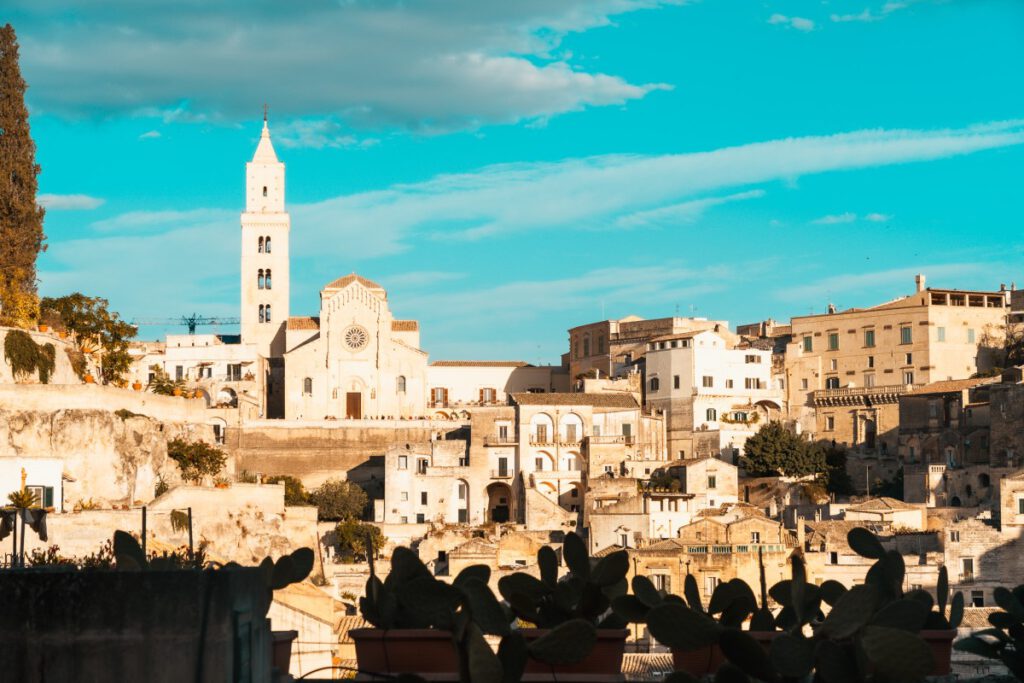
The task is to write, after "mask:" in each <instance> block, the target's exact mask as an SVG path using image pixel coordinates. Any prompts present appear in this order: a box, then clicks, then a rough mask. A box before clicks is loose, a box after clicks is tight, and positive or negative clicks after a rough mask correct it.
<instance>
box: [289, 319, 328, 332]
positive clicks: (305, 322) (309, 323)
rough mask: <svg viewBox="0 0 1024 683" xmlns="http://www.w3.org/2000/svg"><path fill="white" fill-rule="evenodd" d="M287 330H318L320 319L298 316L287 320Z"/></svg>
mask: <svg viewBox="0 0 1024 683" xmlns="http://www.w3.org/2000/svg"><path fill="white" fill-rule="evenodd" d="M288 329H289V330H319V329H320V318H315V317H309V316H299V317H295V318H288Z"/></svg>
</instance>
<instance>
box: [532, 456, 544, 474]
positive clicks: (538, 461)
mask: <svg viewBox="0 0 1024 683" xmlns="http://www.w3.org/2000/svg"><path fill="white" fill-rule="evenodd" d="M533 468H534V469H535V470H537V471H538V472H543V471H544V458H542V457H540V456H537V458H535V459H534V461H533Z"/></svg>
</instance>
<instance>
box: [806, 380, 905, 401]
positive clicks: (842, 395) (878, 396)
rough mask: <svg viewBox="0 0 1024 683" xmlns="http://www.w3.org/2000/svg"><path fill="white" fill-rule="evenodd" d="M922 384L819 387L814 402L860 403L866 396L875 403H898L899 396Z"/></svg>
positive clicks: (814, 395)
mask: <svg viewBox="0 0 1024 683" xmlns="http://www.w3.org/2000/svg"><path fill="white" fill-rule="evenodd" d="M921 386H923V385H921V384H884V385H879V386H874V387H837V388H835V389H818V390H817V391H815V392H814V394H813V397H814V404H815V405H818V406H838V405H854V404H859V403H862V402H863V401H864V399H866V398H870V399H871V401H872V402H874V403H896V402H897V401H898V400H899V397H900V396H901V395H903V394H905V393H907V392H908V391H913V390H914V389H916V388H918V387H921Z"/></svg>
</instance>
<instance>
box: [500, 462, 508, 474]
mask: <svg viewBox="0 0 1024 683" xmlns="http://www.w3.org/2000/svg"><path fill="white" fill-rule="evenodd" d="M498 476H499V477H507V476H508V458H498Z"/></svg>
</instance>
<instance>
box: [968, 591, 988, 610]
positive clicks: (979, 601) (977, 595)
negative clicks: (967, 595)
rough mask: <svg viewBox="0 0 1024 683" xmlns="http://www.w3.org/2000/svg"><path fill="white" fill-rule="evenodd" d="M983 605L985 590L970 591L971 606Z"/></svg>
mask: <svg viewBox="0 0 1024 683" xmlns="http://www.w3.org/2000/svg"><path fill="white" fill-rule="evenodd" d="M984 606H985V591H971V607H984Z"/></svg>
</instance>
